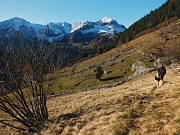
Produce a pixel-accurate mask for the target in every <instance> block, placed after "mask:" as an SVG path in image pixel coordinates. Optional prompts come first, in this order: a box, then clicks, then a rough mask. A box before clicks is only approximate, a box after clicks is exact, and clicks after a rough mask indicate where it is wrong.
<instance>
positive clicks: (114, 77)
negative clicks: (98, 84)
mask: <svg viewBox="0 0 180 135" xmlns="http://www.w3.org/2000/svg"><path fill="white" fill-rule="evenodd" d="M122 77H124V76H113V77H108V78H104V79H101V81H109V80H114V79H119V78H122Z"/></svg>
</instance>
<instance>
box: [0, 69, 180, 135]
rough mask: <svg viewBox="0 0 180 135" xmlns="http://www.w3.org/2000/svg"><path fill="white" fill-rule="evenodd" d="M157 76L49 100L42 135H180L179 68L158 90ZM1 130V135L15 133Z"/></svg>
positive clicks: (169, 73)
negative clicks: (47, 114) (46, 118)
mask: <svg viewBox="0 0 180 135" xmlns="http://www.w3.org/2000/svg"><path fill="white" fill-rule="evenodd" d="M154 74H155V72H153V73H150V74H147V75H145V76H143V77H141V78H138V79H136V80H133V81H129V82H127V83H125V84H123V85H120V86H117V87H113V88H106V89H97V90H94V91H88V92H80V93H76V94H71V95H64V96H58V97H50V98H48V102H47V104H48V105H47V106H48V109H49V116H50V118H49V121H48V122H46V125H45V128H44V129H43V130H42V131H41V132H40V134H51V135H57V134H61V135H67V134H71V135H79V134H83V135H91V134H93V135H99V134H105V135H106V134H109V135H123V134H130V135H131V134H132V135H133V134H140V135H141V134H142V135H144V134H149V135H151V134H152V135H155V134H168V135H174V134H177V135H178V133H180V102H179V100H180V84H179V81H180V68H179V71H177V72H174V73H171V72H169V69H168V72H167V78H166V81H165V84H164V85H163V86H161V87H158V88H156V85H155V83H154V81H153V79H152V77H153V75H154ZM1 128H3V129H4V130H1V132H0V133H1V134H2V135H5V134H7V133H9V132H11V133H12V134H15V133H16V132H15V131H13V130H12V129H9V128H8V127H6V128H4V127H1ZM23 133H24V134H28V133H26V132H23Z"/></svg>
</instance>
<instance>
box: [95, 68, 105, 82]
mask: <svg viewBox="0 0 180 135" xmlns="http://www.w3.org/2000/svg"><path fill="white" fill-rule="evenodd" d="M103 73H104V71H103V69H102V68H101V66H98V67H97V68H96V79H98V80H100V79H101V77H102V75H103Z"/></svg>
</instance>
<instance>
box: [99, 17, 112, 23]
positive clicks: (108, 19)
mask: <svg viewBox="0 0 180 135" xmlns="http://www.w3.org/2000/svg"><path fill="white" fill-rule="evenodd" d="M111 21H112V19H111V18H109V17H103V18H102V19H101V22H111Z"/></svg>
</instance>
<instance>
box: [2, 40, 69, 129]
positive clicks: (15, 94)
mask: <svg viewBox="0 0 180 135" xmlns="http://www.w3.org/2000/svg"><path fill="white" fill-rule="evenodd" d="M19 40H20V39H19ZM66 54H67V50H66V49H64V48H62V47H61V46H59V45H57V44H53V45H49V46H47V45H44V44H43V42H42V41H39V42H38V46H37V45H36V47H34V46H33V45H25V44H24V43H23V40H20V41H19V44H18V45H16V46H15V45H11V42H10V39H9V44H8V46H7V47H6V48H4V55H3V59H4V63H3V66H2V67H0V110H1V111H3V112H5V113H6V114H8V115H10V116H11V117H10V118H11V119H7V118H5V119H2V118H0V122H1V123H3V124H5V125H8V126H11V127H13V128H16V129H18V130H29V131H34V132H36V131H38V130H39V129H41V128H42V127H43V124H44V122H45V121H46V120H48V109H47V105H46V102H47V94H48V90H49V86H50V85H49V84H50V80H51V79H52V73H53V72H54V70H55V67H56V66H57V65H58V64H62V63H63V60H64V58H65V57H66V56H67V55H66ZM17 122H18V123H21V125H19V126H17V125H18V124H17Z"/></svg>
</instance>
